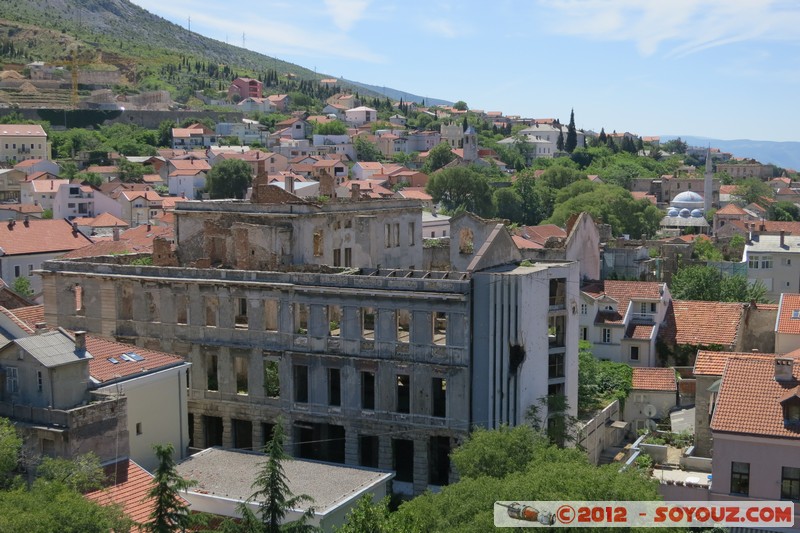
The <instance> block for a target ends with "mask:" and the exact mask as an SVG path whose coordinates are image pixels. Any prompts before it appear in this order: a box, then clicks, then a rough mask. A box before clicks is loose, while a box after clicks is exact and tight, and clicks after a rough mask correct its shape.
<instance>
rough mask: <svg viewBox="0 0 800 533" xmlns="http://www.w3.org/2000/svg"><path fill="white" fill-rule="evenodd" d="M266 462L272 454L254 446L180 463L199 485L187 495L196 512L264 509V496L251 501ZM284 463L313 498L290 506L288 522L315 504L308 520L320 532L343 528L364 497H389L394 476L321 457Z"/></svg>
mask: <svg viewBox="0 0 800 533" xmlns="http://www.w3.org/2000/svg"><path fill="white" fill-rule="evenodd" d="M266 460H267V456H266V455H264V454H263V453H259V452H257V451H252V450H225V449H222V448H218V447H214V448H209V449H206V450H203V451H201V452H198V453H196V454H195V455H192V456H191V457H188V458H187V459H185V460H183V461H181V462H180V463H179V464H178V465H177V466H176V469H175V470H176V472H177V473H178V475H180V476H181V477H182V478H184V479H187V480H189V481H193V482H195V483H196V485H195V486H193V487H191V488H190V489H189V490H187V491H186V492H182V493H181V495H182V496H183V497H184V498H185V499H186V501H187V502H188V503H189V507H190V509H191V511H192V512H205V513H212V514H216V515H221V516H228V517H232V518H241V517H242V514H241V511H240V510H239V506H241V505H247V506H248V507H249V508H250V510H251V511H252V512H254V513H258V511H259V506H260V505H262V504H263V502H262V501H261V500H260V499H259V498H257V499H255V500H250V495H251V494H252V493H253V486H254V483H255V481H256V477H257V476H258V474H259V471H260V470H261V468H262V466H263V464H264V462H265V461H266ZM281 466H282V468H283V471H284V475H285V476H286V482H287V485H288V487H289V490H290V491H291V492H292V494H304V495H306V496H309V497H310V500H309V501H307V502H301V504H300V505H298V506H296V507H295V508H294V509H291V510H289V511H288V512H287V514H286V516H285V517H284V518H283V521H282V522H283V523H288V522H293V521H295V520H298V519H299V518H300V517H301V516H302V515H303V513H304V512H305V511H306V510H307V509H309V508H313V509H314V513H313V517H312V518H311V519H309V520H308V521H307V522H306V523H307V524H308V525H309V526H314V527H317V528H319V531H334V530H335V529H337V528H339V527H342V526H343V525H344V523H345V522H346V518H347V516H348V514H349V513H350V512H351V511H352V510H353V509H354V508H355V506H356V505H357V503H358V502H359V501H360V499H361V498H362V497H364V496H370V497H371V498H372V499H373V500H374V501H380V500H381V499H383V498H384V497H386V496H388V495H389V482H390V480H391V479H392V478H393V477H394V473H392V472H391V471H388V470H377V469H372V468H369V469H368V468H358V467H355V466H344V465H335V464H329V463H320V462H317V461H304V460H295V461H285V462H283V463H282V465H281Z"/></svg>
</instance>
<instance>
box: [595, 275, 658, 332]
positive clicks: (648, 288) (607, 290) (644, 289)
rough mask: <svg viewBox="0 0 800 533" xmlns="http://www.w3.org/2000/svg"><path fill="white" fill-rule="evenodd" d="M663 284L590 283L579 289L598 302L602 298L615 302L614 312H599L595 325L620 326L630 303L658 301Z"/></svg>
mask: <svg viewBox="0 0 800 533" xmlns="http://www.w3.org/2000/svg"><path fill="white" fill-rule="evenodd" d="M663 289H664V284H663V283H660V282H657V281H619V280H605V281H590V282H588V283H586V284H585V285H584V286H583V287H581V292H583V293H584V294H586V295H587V296H590V297H592V298H594V299H595V300H598V299H600V298H602V297H604V296H608V297H609V298H612V299H614V300H615V301H616V302H617V310H616V311H611V312H609V311H602V310H601V311H600V312H599V313H598V315H597V318H596V319H595V322H596V323H606V324H615V323H616V324H622V321H623V320H624V318H625V313H627V311H628V306H629V304H630V301H631V300H633V299H636V300H660V299H661V295H662V293H663Z"/></svg>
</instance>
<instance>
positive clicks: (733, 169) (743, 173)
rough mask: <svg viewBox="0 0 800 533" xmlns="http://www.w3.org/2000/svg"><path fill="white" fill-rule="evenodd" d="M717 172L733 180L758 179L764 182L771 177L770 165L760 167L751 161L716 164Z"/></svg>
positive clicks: (760, 165) (759, 164)
mask: <svg viewBox="0 0 800 533" xmlns="http://www.w3.org/2000/svg"><path fill="white" fill-rule="evenodd" d="M717 172H719V173H722V172H725V173H727V174H728V175H729V176H730V177H732V178H733V179H735V180H739V179H744V178H759V179H761V180H765V179H769V178H771V177H772V167H771V166H770V165H762V164H761V163H758V162H756V161H753V160H752V159H751V160H750V162H746V161H730V162H727V163H717Z"/></svg>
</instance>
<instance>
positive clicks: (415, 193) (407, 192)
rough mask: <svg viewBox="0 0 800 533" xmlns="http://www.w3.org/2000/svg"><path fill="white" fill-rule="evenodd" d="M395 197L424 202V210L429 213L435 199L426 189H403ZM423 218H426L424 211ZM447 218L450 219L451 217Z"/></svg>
mask: <svg viewBox="0 0 800 533" xmlns="http://www.w3.org/2000/svg"><path fill="white" fill-rule="evenodd" d="M395 197H397V198H404V199H406V200H418V201H420V202H422V207H423V209H427V210H429V211H430V210H432V209H433V197H432V196H431V195H430V194H428V193H427V192H425V187H403V188H401V189H399V190H398V191H397V192H396V193H395ZM422 216H423V218H424V217H425V212H424V211H423V213H422ZM447 218H448V219H449V218H450V217H447ZM423 233H424V230H423ZM440 236H441V235H440Z"/></svg>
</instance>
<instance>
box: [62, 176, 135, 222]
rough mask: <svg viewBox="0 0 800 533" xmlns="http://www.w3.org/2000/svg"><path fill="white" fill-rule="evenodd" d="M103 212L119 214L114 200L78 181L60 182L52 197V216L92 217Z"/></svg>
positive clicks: (67, 217) (116, 215)
mask: <svg viewBox="0 0 800 533" xmlns="http://www.w3.org/2000/svg"><path fill="white" fill-rule="evenodd" d="M103 213H108V214H109V215H112V216H114V217H119V216H120V214H121V210H120V206H119V204H118V203H117V201H116V200H114V199H113V198H112V197H110V196H106V195H105V194H103V193H102V192H100V191H99V190H98V189H97V188H96V187H92V186H89V185H81V184H78V183H68V184H65V185H64V184H62V185H61V186H60V187H59V188H58V191H57V192H56V195H55V198H53V218H64V219H67V220H72V219H74V218H92V217H96V216H99V215H102V214H103Z"/></svg>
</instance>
